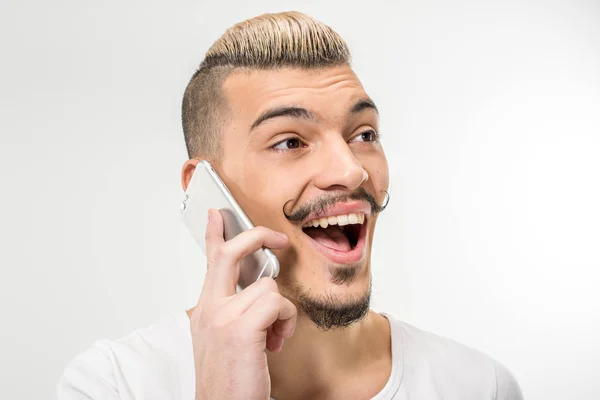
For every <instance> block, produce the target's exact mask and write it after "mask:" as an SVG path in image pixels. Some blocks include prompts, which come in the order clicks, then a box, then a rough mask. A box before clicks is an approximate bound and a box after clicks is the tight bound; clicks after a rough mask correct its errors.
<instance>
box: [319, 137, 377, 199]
mask: <svg viewBox="0 0 600 400" xmlns="http://www.w3.org/2000/svg"><path fill="white" fill-rule="evenodd" d="M321 150H322V151H321V152H320V154H319V155H318V157H319V158H320V159H322V160H323V162H322V163H319V164H320V165H319V168H318V171H316V176H315V186H317V187H318V188H320V189H322V190H351V191H353V190H355V189H357V188H358V187H359V186H360V185H361V184H362V183H363V182H365V181H367V180H368V179H369V174H368V173H367V171H366V170H365V169H364V168H363V165H362V163H361V162H360V160H359V159H358V158H356V156H355V155H354V153H353V152H352V150H351V149H350V146H348V143H346V141H344V139H343V138H341V137H339V138H336V139H335V140H332V141H330V142H329V143H327V145H326V146H324V147H323V148H322V149H321Z"/></svg>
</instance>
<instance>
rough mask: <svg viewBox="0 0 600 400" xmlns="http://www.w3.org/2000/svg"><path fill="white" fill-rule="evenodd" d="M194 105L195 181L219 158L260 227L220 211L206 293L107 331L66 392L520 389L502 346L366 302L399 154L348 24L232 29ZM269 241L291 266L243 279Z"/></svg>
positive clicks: (262, 20) (505, 394)
mask: <svg viewBox="0 0 600 400" xmlns="http://www.w3.org/2000/svg"><path fill="white" fill-rule="evenodd" d="M182 114H183V129H184V134H185V140H186V145H187V149H188V153H189V157H190V159H189V160H188V161H187V162H186V163H185V164H184V166H183V170H182V185H183V188H184V189H185V188H186V187H187V185H188V183H189V181H190V178H191V176H192V174H193V172H194V168H195V166H196V165H197V163H198V161H199V160H201V159H207V160H209V161H210V162H211V163H212V164H213V166H214V167H215V169H216V170H217V172H218V173H219V175H220V176H221V177H222V178H223V180H224V181H225V183H226V184H227V186H228V187H229V189H230V190H231V193H232V194H233V196H234V197H235V198H236V199H237V200H238V202H239V203H240V205H241V206H242V208H243V209H244V210H245V211H246V213H247V214H248V215H249V217H250V218H251V219H252V221H253V222H254V224H255V225H256V226H257V227H256V228H254V229H252V230H250V231H247V232H244V233H242V234H240V235H238V236H237V237H235V238H233V239H231V240H229V241H227V242H226V241H224V239H223V220H222V217H221V214H220V213H219V212H218V211H216V210H210V212H209V222H208V226H207V234H206V245H207V260H208V265H207V273H206V279H205V282H204V286H203V288H202V293H201V295H200V299H199V301H198V304H197V305H196V307H194V308H193V309H191V310H189V311H187V313H183V312H182V313H181V315H178V316H176V317H174V318H172V319H169V320H166V321H163V322H161V323H158V324H156V325H154V326H152V327H150V328H148V329H144V330H139V331H137V332H134V333H133V334H132V335H130V336H127V337H125V338H123V339H120V340H117V341H102V342H97V343H96V344H95V345H94V346H93V347H92V348H91V349H89V350H88V351H86V352H85V353H83V354H81V355H79V356H78V357H77V358H76V359H75V360H74V361H73V362H72V363H71V364H70V365H69V366H68V367H67V369H66V371H65V373H64V375H63V377H62V379H61V381H60V383H59V386H58V397H59V398H60V399H88V398H92V399H193V398H196V399H261V400H265V399H269V396H271V397H272V398H275V399H285V400H288V399H371V398H374V399H382V400H383V399H457V400H458V399H460V400H466V399H510V400H515V399H521V398H522V395H521V391H520V389H519V386H518V384H517V382H516V381H515V379H514V378H513V376H512V375H511V374H510V372H509V371H508V370H507V369H506V368H505V367H503V366H502V365H501V364H499V363H498V362H496V361H495V360H493V359H491V358H489V357H487V356H486V355H484V354H482V353H480V352H478V351H476V350H474V349H471V348H469V347H466V346H463V345H461V344H458V343H456V342H454V341H451V340H449V339H445V338H442V337H439V336H436V335H434V334H431V333H428V332H424V331H421V330H419V329H417V328H415V327H413V326H411V325H409V324H406V323H404V322H401V321H399V320H397V319H394V318H393V317H391V316H389V315H385V314H384V315H380V314H377V313H375V312H373V311H371V310H370V309H369V299H370V295H371V273H370V256H371V243H372V241H373V233H374V229H375V224H376V222H377V218H378V216H379V213H380V212H381V211H382V210H383V208H384V207H385V204H387V201H388V200H389V196H388V195H387V188H388V183H389V182H388V167H387V162H386V157H385V154H384V152H383V149H382V146H381V143H380V141H379V133H378V132H379V121H378V120H379V116H378V111H377V108H376V106H375V104H374V102H373V100H372V99H370V98H369V96H368V95H367V93H366V92H365V90H364V89H363V87H362V85H361V83H360V81H359V80H358V78H357V76H356V75H355V74H354V72H353V71H352V69H351V67H350V55H349V51H348V48H347V46H346V44H345V42H344V40H343V39H342V38H341V37H340V36H339V35H338V34H336V33H335V32H334V31H333V30H332V29H330V28H329V27H327V26H325V25H324V24H322V23H320V22H318V21H316V20H314V19H312V18H310V17H308V16H306V15H304V14H301V13H296V12H290V13H281V14H270V15H262V16H259V17H257V18H253V19H251V20H248V21H245V22H242V23H240V24H238V25H236V26H234V27H232V28H231V29H229V30H228V31H227V32H226V33H225V34H224V35H223V36H222V37H221V38H220V39H219V40H218V41H217V42H216V43H215V44H214V45H213V46H212V47H211V48H210V49H209V51H208V53H207V54H206V57H205V59H204V61H203V62H202V64H201V65H200V68H199V70H198V71H197V72H196V73H195V74H194V76H193V77H192V79H191V81H190V83H189V85H188V87H187V89H186V91H185V95H184V99H183V113H182ZM261 246H265V247H268V248H271V249H272V250H273V252H274V253H275V254H276V256H277V258H278V259H279V262H280V265H281V272H280V275H279V276H278V278H277V280H276V281H275V280H273V279H271V278H262V279H260V280H259V281H257V282H256V283H254V284H252V285H250V286H249V287H248V288H246V289H245V290H243V291H242V292H240V293H236V291H235V286H236V282H237V278H238V274H239V261H240V260H241V259H243V258H244V256H245V255H248V254H251V253H253V252H254V251H256V250H257V249H259V248H260V247H261Z"/></svg>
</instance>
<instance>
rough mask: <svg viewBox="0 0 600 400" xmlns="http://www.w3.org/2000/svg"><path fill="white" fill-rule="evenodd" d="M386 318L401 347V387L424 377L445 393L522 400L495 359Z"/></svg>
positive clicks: (517, 388) (510, 374)
mask: <svg viewBox="0 0 600 400" xmlns="http://www.w3.org/2000/svg"><path fill="white" fill-rule="evenodd" d="M387 317H388V319H389V320H390V324H391V326H392V329H393V330H395V333H396V336H397V340H398V345H399V346H400V347H401V348H402V350H401V353H402V363H403V375H404V379H403V380H404V383H405V384H408V383H409V382H410V381H411V380H416V381H418V380H419V379H422V377H423V376H424V375H426V376H427V378H428V379H431V380H432V381H433V382H432V383H434V384H435V385H437V386H438V388H439V389H443V388H444V387H447V389H446V390H447V391H449V392H452V390H464V391H465V393H466V392H469V391H473V390H475V391H481V393H486V394H489V395H491V398H493V399H498V400H505V399H506V400H519V399H522V398H523V396H522V394H521V389H520V387H519V384H518V382H517V380H516V379H515V377H514V376H513V374H512V373H511V372H510V371H509V370H508V369H507V368H506V367H505V366H504V365H503V364H502V363H500V362H499V361H498V360H496V359H494V358H492V357H491V356H489V355H487V354H485V353H484V352H482V351H480V350H478V349H475V348H473V347H470V346H467V345H465V344H463V343H460V342H458V341H456V340H453V339H450V338H448V337H444V336H441V335H438V334H435V333H433V332H429V331H426V330H423V329H420V328H417V327H416V326H414V325H412V324H410V323H407V322H404V321H401V320H399V319H396V318H394V317H390V316H387ZM442 392H444V391H442Z"/></svg>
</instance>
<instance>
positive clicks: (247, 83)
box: [223, 65, 368, 117]
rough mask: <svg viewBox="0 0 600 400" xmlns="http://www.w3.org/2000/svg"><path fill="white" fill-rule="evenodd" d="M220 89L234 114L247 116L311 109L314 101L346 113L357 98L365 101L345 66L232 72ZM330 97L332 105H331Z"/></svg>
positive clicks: (360, 89) (353, 74) (362, 91)
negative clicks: (276, 110)
mask: <svg viewBox="0 0 600 400" xmlns="http://www.w3.org/2000/svg"><path fill="white" fill-rule="evenodd" d="M223 89H224V92H225V95H226V98H227V101H228V103H229V105H230V106H231V107H232V108H233V109H235V111H236V114H238V115H239V113H240V112H241V113H243V114H246V115H247V116H248V117H251V116H255V115H256V114H258V113H261V112H264V111H265V110H266V109H270V108H275V107H285V106H303V107H305V108H312V107H311V104H313V102H315V103H318V102H327V105H328V106H329V107H331V109H333V108H336V107H335V105H338V106H339V107H340V109H343V110H344V111H345V110H346V109H347V108H348V107H351V106H353V105H354V103H356V101H357V100H358V99H368V96H367V94H366V92H365V90H364V88H363V86H362V84H361V82H360V80H359V79H358V77H357V76H356V74H355V73H354V71H352V69H351V68H350V67H349V66H346V65H344V66H336V67H328V68H319V69H298V68H284V69H277V70H251V71H248V70H246V71H240V72H234V73H232V74H231V75H230V76H229V77H227V79H226V80H225V82H224V83H223ZM332 97H335V103H330V101H331V99H332ZM315 105H316V104H315ZM332 111H333V110H332Z"/></svg>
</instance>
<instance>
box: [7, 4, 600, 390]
mask: <svg viewBox="0 0 600 400" xmlns="http://www.w3.org/2000/svg"><path fill="white" fill-rule="evenodd" d="M249 3H250V4H247V5H246V2H243V3H242V2H239V4H235V3H232V2H223V1H210V2H207V1H199V0H195V1H179V2H166V1H162V2H158V1H141V0H140V1H117V0H111V1H81V0H78V1H76V0H58V1H52V2H49V1H41V0H33V1H17V0H9V1H8V2H7V1H6V0H4V1H3V3H2V10H1V12H0V70H1V73H0V113H1V118H0V134H1V136H0V174H1V186H0V187H1V190H2V196H1V197H0V202H1V204H0V205H1V207H0V267H1V279H0V294H1V296H2V297H1V301H0V315H1V317H0V321H1V322H0V323H1V329H0V335H1V336H0V359H1V361H0V363H1V364H0V380H1V384H0V392H1V393H0V397H1V398H5V399H42V398H52V397H53V396H54V394H53V393H54V385H55V384H56V382H57V380H58V378H59V376H60V374H61V372H62V370H63V368H64V367H65V365H66V364H67V362H68V361H69V360H70V359H72V358H73V357H74V356H75V355H76V354H77V353H78V352H80V351H82V350H84V349H85V348H87V347H88V346H90V345H91V344H92V342H93V341H94V340H96V339H99V338H117V337H120V336H123V335H125V334H127V333H129V332H130V331H131V330H133V329H135V328H137V327H144V326H146V325H148V324H150V323H152V322H153V321H155V320H157V319H159V318H161V317H164V316H167V315H169V314H172V313H174V312H176V311H179V310H183V309H184V308H186V307H189V306H192V305H193V304H194V302H195V300H196V298H197V296H198V294H199V291H200V288H201V284H202V277H203V275H204V265H203V259H202V256H201V254H200V251H199V249H198V248H197V247H196V246H195V245H194V243H193V242H192V239H191V237H190V236H189V234H188V232H187V231H185V229H184V227H183V225H182V224H181V222H180V221H179V208H178V207H179V202H180V200H181V194H182V189H181V187H180V175H179V174H180V168H181V166H182V164H183V162H184V161H185V159H186V154H185V148H184V142H183V135H182V133H181V126H180V104H181V97H182V94H183V90H184V88H185V85H186V84H187V82H188V79H189V78H190V76H191V74H192V73H193V72H194V70H195V68H196V67H197V65H198V64H199V62H200V61H201V59H202V57H203V55H204V52H205V51H206V50H207V49H208V47H209V45H210V44H211V43H212V42H213V41H214V40H216V39H217V38H218V37H219V36H220V35H221V34H222V33H223V32H224V30H225V29H226V28H227V27H228V26H230V25H231V24H233V23H235V22H238V21H240V20H242V19H246V18H249V17H252V16H255V15H257V14H260V13H263V12H269V11H283V10H288V9H299V10H301V11H305V12H308V13H310V14H312V15H313V16H315V17H317V18H319V19H321V20H323V21H324V22H326V23H328V24H329V25H331V26H332V27H333V28H334V29H336V30H337V31H338V32H339V33H340V34H342V36H344V37H345V38H346V39H347V41H348V42H349V45H350V46H351V49H352V51H353V55H354V60H355V62H354V65H355V69H356V71H357V73H358V74H359V76H360V77H361V79H362V80H363V83H364V85H365V87H366V88H367V90H368V92H369V93H370V94H371V96H372V97H373V98H374V99H375V101H376V103H377V104H378V106H379V108H380V111H381V115H382V124H383V132H382V133H383V140H384V146H385V148H386V151H387V155H388V158H389V163H390V170H391V176H392V199H391V203H390V207H389V208H388V210H387V211H386V212H385V213H384V214H383V216H382V218H381V219H380V224H379V226H378V228H377V230H376V239H375V250H374V258H373V273H374V279H375V287H374V290H375V292H374V305H375V307H376V309H378V310H385V311H388V312H391V313H392V314H395V315H396V316H397V317H398V318H400V319H403V320H405V321H407V322H410V323H413V324H415V325H417V326H419V327H420V328H422V329H426V330H431V331H434V332H436V333H438V334H441V335H444V336H449V337H451V338H454V339H456V340H458V341H461V342H463V343H466V344H468V345H470V346H472V347H476V348H478V349H481V350H483V351H485V352H486V353H488V354H490V355H491V356H493V357H494V358H496V359H498V360H499V361H501V362H502V363H504V364H505V365H506V366H507V367H508V368H509V369H511V370H512V371H513V372H514V374H515V375H516V376H517V378H518V379H519V381H520V383H521V386H522V388H523V391H524V393H525V396H526V398H527V399H540V400H542V399H543V400H549V399H561V400H562V399H599V398H600V368H599V367H598V365H599V363H600V290H599V287H600V273H599V272H598V270H599V268H600V251H599V247H600V246H599V243H600V211H599V209H600V207H599V205H600V189H599V183H598V182H599V175H600V3H599V2H598V1H595V2H594V1H588V2H584V1H574V0H570V1H560V2H559V1H537V2H536V1H531V0H530V1H516V0H512V1H470V2H469V1H465V0H460V1H454V2H443V1H423V0H419V1H417V0H412V1H408V0H407V1H401V2H394V3H392V2H389V3H387V2H382V1H367V2H352V3H349V2H347V1H328V2H326V3H325V2H324V3H323V4H318V2H316V1H312V2H302V3H300V2H289V1H282V0H278V1H258V0H256V1H251V2H249Z"/></svg>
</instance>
